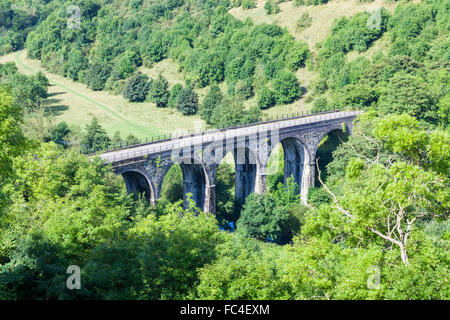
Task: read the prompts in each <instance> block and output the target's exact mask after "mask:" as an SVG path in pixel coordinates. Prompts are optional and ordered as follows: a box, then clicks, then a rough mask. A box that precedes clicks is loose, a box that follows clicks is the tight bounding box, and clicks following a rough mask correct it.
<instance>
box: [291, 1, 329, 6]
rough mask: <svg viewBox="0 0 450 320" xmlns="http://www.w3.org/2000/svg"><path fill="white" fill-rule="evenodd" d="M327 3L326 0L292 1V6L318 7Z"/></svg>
mask: <svg viewBox="0 0 450 320" xmlns="http://www.w3.org/2000/svg"><path fill="white" fill-rule="evenodd" d="M325 3H328V0H294V6H296V7H300V6H312V5H314V6H318V5H321V4H325Z"/></svg>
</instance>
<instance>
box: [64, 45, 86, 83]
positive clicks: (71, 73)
mask: <svg viewBox="0 0 450 320" xmlns="http://www.w3.org/2000/svg"><path fill="white" fill-rule="evenodd" d="M86 69H88V59H87V58H86V57H85V56H84V55H83V53H82V52H81V50H80V49H77V48H72V50H70V52H69V61H68V63H67V67H66V74H67V76H68V77H70V78H72V79H73V80H79V79H80V72H81V71H83V70H86Z"/></svg>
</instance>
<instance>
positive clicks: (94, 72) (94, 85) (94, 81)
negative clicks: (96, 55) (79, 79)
mask: <svg viewBox="0 0 450 320" xmlns="http://www.w3.org/2000/svg"><path fill="white" fill-rule="evenodd" d="M111 69H112V68H111V66H110V65H109V64H108V63H106V62H103V61H95V62H93V63H92V64H90V66H89V69H88V70H87V73H86V76H85V78H84V81H85V83H86V84H87V85H88V87H89V88H91V89H92V90H103V88H104V87H105V83H106V80H108V78H109V75H110V74H111Z"/></svg>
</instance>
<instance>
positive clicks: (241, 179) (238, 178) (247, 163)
mask: <svg viewBox="0 0 450 320" xmlns="http://www.w3.org/2000/svg"><path fill="white" fill-rule="evenodd" d="M231 153H232V155H233V158H234V165H235V193H234V197H235V211H236V212H240V211H241V209H242V206H243V204H244V202H245V199H246V198H247V197H248V196H249V195H250V194H251V193H254V192H258V193H259V192H260V189H261V186H260V185H259V183H260V181H258V179H257V176H258V174H259V172H260V170H261V169H260V168H261V166H260V163H259V160H258V157H257V155H256V154H254V152H253V151H252V150H250V149H249V148H247V147H237V148H234V149H233V150H232V151H231Z"/></svg>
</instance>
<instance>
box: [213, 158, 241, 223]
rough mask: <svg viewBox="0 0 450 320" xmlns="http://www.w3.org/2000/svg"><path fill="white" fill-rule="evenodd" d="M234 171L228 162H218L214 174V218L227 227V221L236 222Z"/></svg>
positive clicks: (237, 215) (237, 214)
mask: <svg viewBox="0 0 450 320" xmlns="http://www.w3.org/2000/svg"><path fill="white" fill-rule="evenodd" d="M234 188H235V173H234V168H233V167H232V166H231V165H229V164H225V163H223V164H220V165H219V168H218V169H217V176H216V201H217V204H216V218H217V221H218V222H219V225H220V226H221V227H223V228H228V225H227V224H228V223H229V222H236V221H237V219H238V218H239V212H236V211H237V210H235V204H234Z"/></svg>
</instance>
